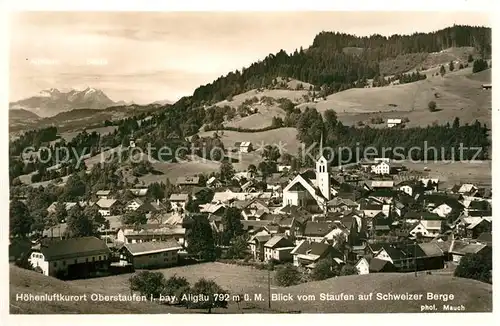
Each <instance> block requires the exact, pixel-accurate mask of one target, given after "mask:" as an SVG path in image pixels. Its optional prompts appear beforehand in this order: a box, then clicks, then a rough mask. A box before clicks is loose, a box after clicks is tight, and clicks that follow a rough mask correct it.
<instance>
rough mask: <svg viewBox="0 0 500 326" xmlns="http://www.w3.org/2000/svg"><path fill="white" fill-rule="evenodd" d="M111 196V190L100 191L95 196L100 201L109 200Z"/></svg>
mask: <svg viewBox="0 0 500 326" xmlns="http://www.w3.org/2000/svg"><path fill="white" fill-rule="evenodd" d="M110 194H111V190H98V191H96V193H95V195H96V196H97V198H99V199H108V198H109V195H110Z"/></svg>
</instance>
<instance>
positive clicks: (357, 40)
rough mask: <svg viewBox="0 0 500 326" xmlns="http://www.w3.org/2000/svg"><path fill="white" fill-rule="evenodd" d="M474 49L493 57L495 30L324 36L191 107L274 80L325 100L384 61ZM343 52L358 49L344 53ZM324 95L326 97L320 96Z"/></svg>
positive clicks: (240, 75) (239, 75)
mask: <svg viewBox="0 0 500 326" xmlns="http://www.w3.org/2000/svg"><path fill="white" fill-rule="evenodd" d="M462 46H472V47H475V48H476V50H477V52H478V53H479V55H480V56H481V57H489V56H490V55H491V29H490V28H486V27H471V26H459V25H456V26H453V27H449V28H445V29H442V30H439V31H436V32H433V33H416V34H413V35H393V36H390V37H385V36H381V35H372V36H370V37H357V36H354V35H349V34H342V33H333V32H322V33H320V34H318V35H317V36H316V37H315V39H314V41H313V45H312V46H311V47H310V48H309V49H307V50H304V49H302V48H301V49H299V50H296V51H295V52H293V53H292V54H287V53H286V52H285V51H283V50H281V51H279V52H278V53H276V54H270V55H269V56H267V57H266V58H265V59H264V60H263V61H259V62H256V63H253V64H252V65H250V66H249V67H248V68H246V69H244V70H243V71H238V70H237V71H235V72H231V73H229V74H227V75H226V76H223V77H220V78H218V79H217V80H215V81H214V82H212V83H210V84H207V85H204V86H200V87H198V88H197V89H196V90H195V91H194V94H193V96H192V99H191V100H192V103H193V104H201V103H205V104H206V103H213V102H216V101H220V100H223V99H225V98H227V97H228V96H232V95H235V94H239V93H242V92H245V91H247V90H249V89H253V88H259V87H264V86H267V85H270V84H271V83H272V80H273V79H274V78H275V77H278V76H282V77H291V78H295V79H299V80H301V81H304V82H308V83H311V84H313V85H315V86H316V87H317V88H318V89H317V90H319V87H321V88H322V90H323V93H324V95H329V94H332V93H334V92H338V91H341V90H345V89H348V88H352V87H354V86H355V82H356V81H357V80H362V79H371V78H374V77H376V76H377V75H379V74H380V62H381V61H383V60H387V59H390V58H396V57H397V56H398V55H404V54H412V53H415V54H416V53H418V54H419V56H418V57H421V56H422V55H421V54H422V53H430V52H438V51H441V50H444V49H447V48H449V47H462ZM345 48H356V49H358V50H357V51H355V53H353V52H352V51H345ZM322 95H323V94H322Z"/></svg>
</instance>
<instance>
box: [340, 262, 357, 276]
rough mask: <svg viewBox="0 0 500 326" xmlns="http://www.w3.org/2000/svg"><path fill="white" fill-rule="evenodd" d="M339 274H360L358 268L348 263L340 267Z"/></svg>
mask: <svg viewBox="0 0 500 326" xmlns="http://www.w3.org/2000/svg"><path fill="white" fill-rule="evenodd" d="M339 275H341V276H346V275H358V270H357V269H356V267H354V266H353V265H350V264H346V265H344V266H342V268H341V269H340V274H339Z"/></svg>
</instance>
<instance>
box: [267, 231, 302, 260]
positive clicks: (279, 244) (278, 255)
mask: <svg viewBox="0 0 500 326" xmlns="http://www.w3.org/2000/svg"><path fill="white" fill-rule="evenodd" d="M293 248H295V245H294V244H293V242H292V241H290V240H289V239H287V238H286V237H284V236H282V235H275V236H273V237H272V238H271V239H269V240H268V241H267V242H266V243H265V244H264V260H265V261H269V260H271V259H275V260H278V261H291V260H292V255H291V251H292V250H293Z"/></svg>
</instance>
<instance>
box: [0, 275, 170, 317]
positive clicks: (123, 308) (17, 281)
mask: <svg viewBox="0 0 500 326" xmlns="http://www.w3.org/2000/svg"><path fill="white" fill-rule="evenodd" d="M9 271H10V295H9V298H10V308H9V310H10V313H11V314H124V313H129V314H139V313H143V314H154V313H169V312H172V311H173V310H175V308H172V307H168V306H162V305H158V304H154V303H149V302H105V301H99V302H92V301H90V294H91V293H89V291H86V290H85V289H84V288H81V287H79V286H76V285H73V284H69V283H67V282H64V281H60V280H58V279H55V278H52V277H47V276H44V275H42V274H39V273H35V272H32V271H28V270H25V269H20V268H18V267H15V266H10V270H9ZM45 293H46V294H53V293H59V294H62V295H74V296H78V295H83V294H87V299H88V301H86V302H71V301H68V302H64V301H52V302H50V301H49V302H36V301H29V302H25V301H20V300H17V301H16V294H33V295H43V294H45ZM93 293H100V294H103V295H106V294H109V293H106V291H102V292H96V291H93Z"/></svg>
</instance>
